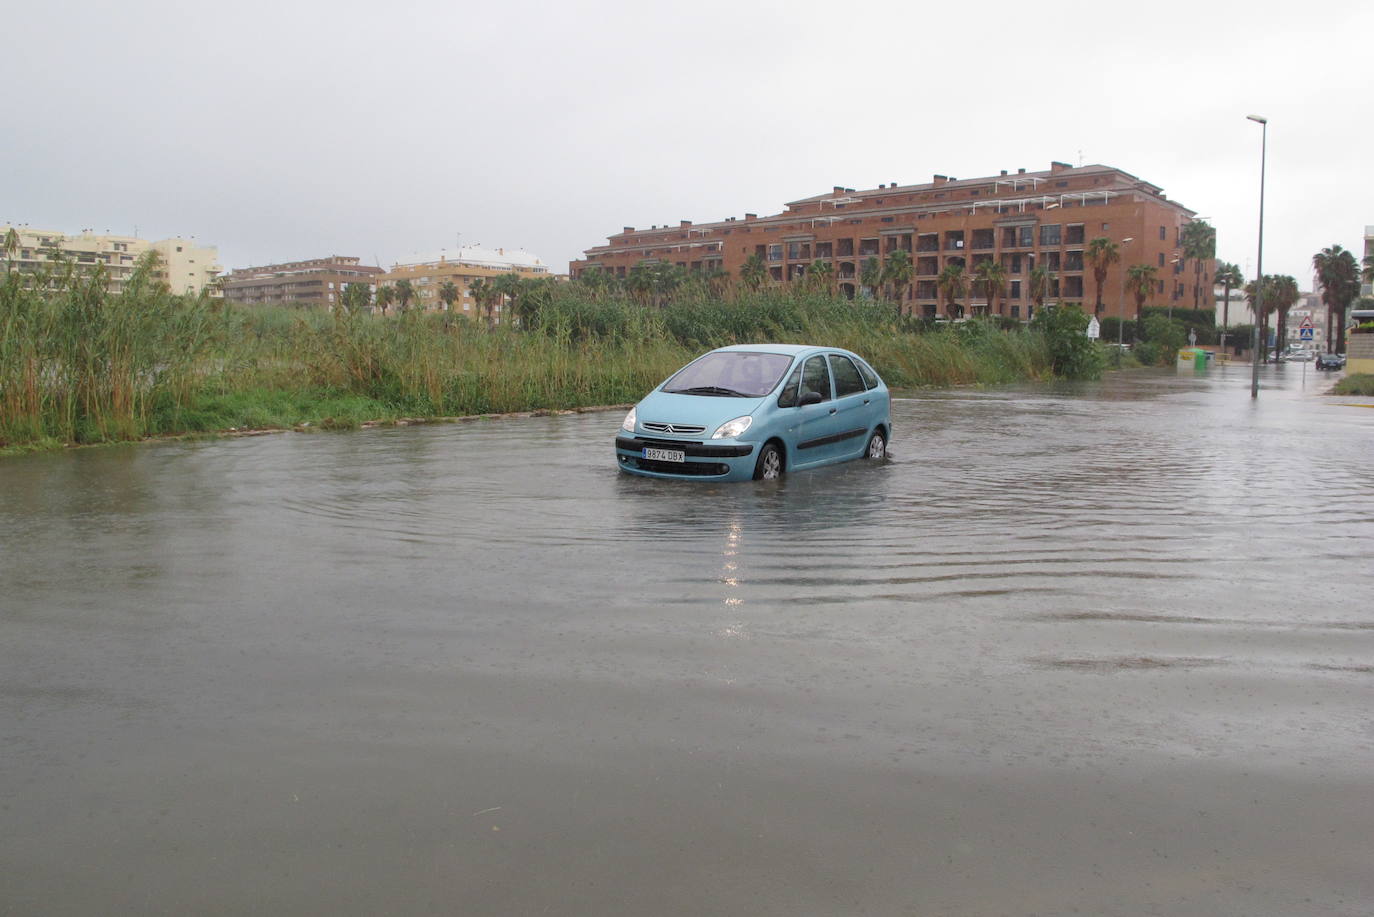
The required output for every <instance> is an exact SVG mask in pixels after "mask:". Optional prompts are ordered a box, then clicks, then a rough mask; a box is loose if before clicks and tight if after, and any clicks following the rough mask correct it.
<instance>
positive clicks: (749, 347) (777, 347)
mask: <svg viewBox="0 0 1374 917" xmlns="http://www.w3.org/2000/svg"><path fill="white" fill-rule="evenodd" d="M716 350H717V351H724V352H726V353H781V354H786V355H788V356H792V357H795V356H797V355H798V354H803V353H810V352H811V351H813V350H835V351H839V352H840V353H849V351H847V350H845V349H844V348H843V347H822V346H820V345H817V344H731V345H730V346H729V347H718V348H716Z"/></svg>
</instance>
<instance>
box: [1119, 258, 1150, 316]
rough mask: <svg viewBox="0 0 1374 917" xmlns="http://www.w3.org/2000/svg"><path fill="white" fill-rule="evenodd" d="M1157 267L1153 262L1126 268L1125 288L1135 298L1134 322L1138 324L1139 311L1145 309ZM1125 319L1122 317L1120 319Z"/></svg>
mask: <svg viewBox="0 0 1374 917" xmlns="http://www.w3.org/2000/svg"><path fill="white" fill-rule="evenodd" d="M1158 270H1159V269H1158V268H1156V267H1155V266H1154V265H1153V264H1132V265H1131V266H1130V267H1128V268H1126V289H1127V290H1129V291H1130V293H1131V296H1132V297H1134V298H1135V322H1136V326H1137V327H1139V326H1140V317H1141V313H1142V312H1143V311H1144V310H1145V300H1146V299H1148V298H1149V296H1150V294H1151V293H1153V292H1154V289H1155V274H1156V273H1158ZM1122 320H1123V321H1124V320H1125V319H1124V317H1123V319H1122Z"/></svg>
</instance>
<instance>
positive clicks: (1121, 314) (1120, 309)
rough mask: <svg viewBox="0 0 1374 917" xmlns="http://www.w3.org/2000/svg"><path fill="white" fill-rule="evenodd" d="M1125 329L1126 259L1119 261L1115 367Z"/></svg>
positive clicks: (1117, 362) (1129, 238)
mask: <svg viewBox="0 0 1374 917" xmlns="http://www.w3.org/2000/svg"><path fill="white" fill-rule="evenodd" d="M1134 241H1135V236H1127V237H1126V238H1124V239H1122V240H1121V244H1122V245H1125V244H1126V243H1128V242H1134ZM1125 327H1126V259H1125V258H1122V259H1121V297H1120V298H1119V299H1118V300H1117V301H1116V365H1117V366H1118V367H1120V366H1121V345H1122V338H1121V332H1122V329H1124V328H1125Z"/></svg>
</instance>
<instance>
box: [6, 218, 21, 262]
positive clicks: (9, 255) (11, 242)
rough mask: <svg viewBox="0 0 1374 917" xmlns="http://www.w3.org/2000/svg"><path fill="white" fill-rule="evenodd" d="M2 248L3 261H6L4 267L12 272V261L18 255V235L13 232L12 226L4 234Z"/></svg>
mask: <svg viewBox="0 0 1374 917" xmlns="http://www.w3.org/2000/svg"><path fill="white" fill-rule="evenodd" d="M4 248H5V261H6V267H7V268H8V269H9V270H10V271H13V270H14V259H15V257H16V256H17V255H18V254H19V233H17V232H16V231H15V229H14V227H13V226H11V227H10V228H9V229H8V230H7V231H6V232H5V245H4Z"/></svg>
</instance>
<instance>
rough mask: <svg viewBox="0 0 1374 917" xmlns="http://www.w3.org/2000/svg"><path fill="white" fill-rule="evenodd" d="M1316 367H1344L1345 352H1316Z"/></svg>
mask: <svg viewBox="0 0 1374 917" xmlns="http://www.w3.org/2000/svg"><path fill="white" fill-rule="evenodd" d="M1316 366H1317V369H1344V368H1345V354H1343V353H1321V354H1317V364H1316Z"/></svg>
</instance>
